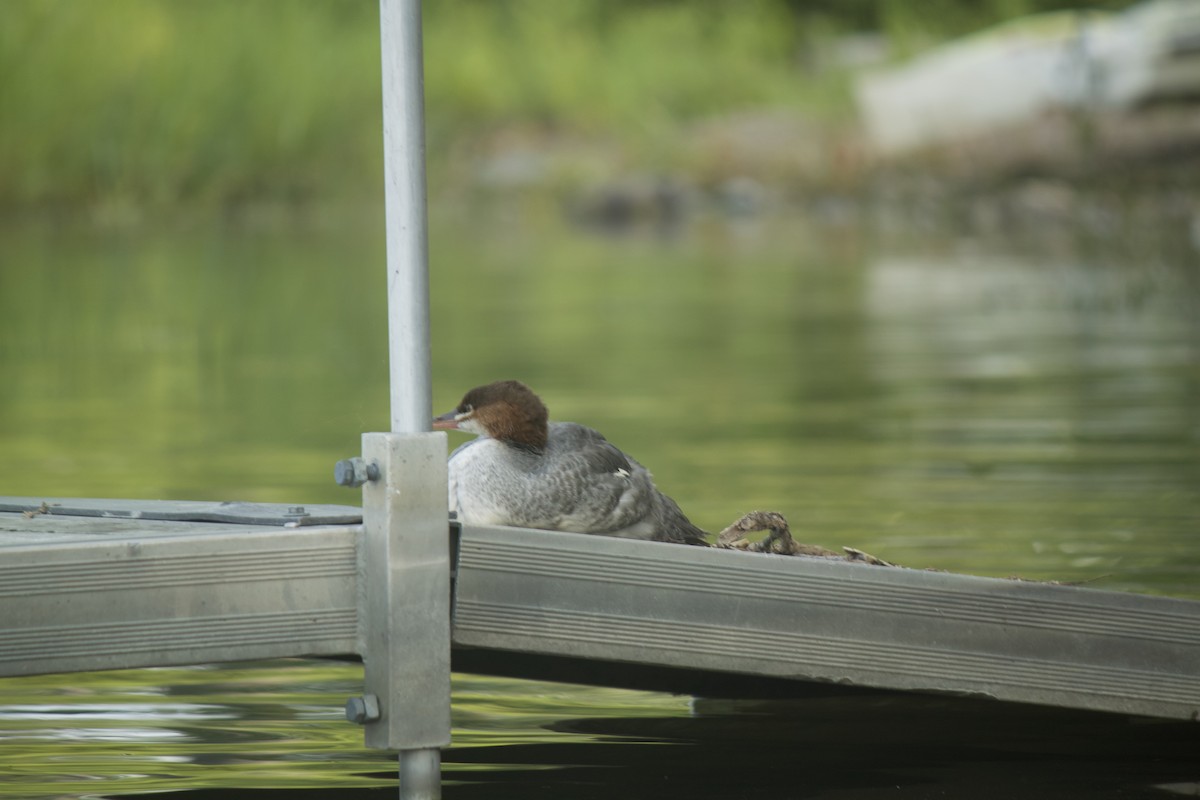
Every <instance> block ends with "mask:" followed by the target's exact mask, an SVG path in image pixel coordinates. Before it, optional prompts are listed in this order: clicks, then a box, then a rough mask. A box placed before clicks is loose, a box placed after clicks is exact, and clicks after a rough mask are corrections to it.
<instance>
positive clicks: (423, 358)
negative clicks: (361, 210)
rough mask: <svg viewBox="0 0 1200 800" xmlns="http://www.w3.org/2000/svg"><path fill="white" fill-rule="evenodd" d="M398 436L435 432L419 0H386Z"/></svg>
mask: <svg viewBox="0 0 1200 800" xmlns="http://www.w3.org/2000/svg"><path fill="white" fill-rule="evenodd" d="M379 29H380V31H379V32H380V45H381V54H382V61H383V175H384V180H385V190H386V202H387V204H386V211H387V269H388V284H387V285H388V342H389V345H390V348H389V352H390V353H391V386H392V431H394V432H397V433H415V432H418V431H427V430H429V422H430V420H431V419H432V418H433V401H432V394H431V392H430V366H429V239H428V232H427V225H426V222H427V215H426V210H425V105H424V92H425V87H424V83H425V79H424V70H423V66H422V46H421V2H420V0H380V3H379Z"/></svg>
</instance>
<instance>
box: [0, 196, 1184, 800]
mask: <svg viewBox="0 0 1200 800" xmlns="http://www.w3.org/2000/svg"><path fill="white" fill-rule="evenodd" d="M510 211H511V210H510ZM315 223H319V220H316V221H315ZM380 230H381V228H380V226H379V225H378V224H377V221H372V220H367V221H364V222H362V223H359V224H352V225H348V226H332V225H321V224H313V225H308V226H302V227H298V228H287V229H282V230H258V231H244V230H242V231H236V230H224V231H219V232H217V233H212V234H208V235H201V234H198V233H196V232H186V231H176V232H167V233H162V234H139V235H137V236H117V235H98V234H90V233H85V232H79V231H63V230H55V231H41V232H39V231H37V230H33V231H30V230H21V231H16V230H8V231H5V232H4V245H5V246H4V248H3V249H2V250H0V364H2V365H3V369H4V373H5V379H4V380H3V381H0V442H3V448H4V455H5V458H3V459H0V493H2V494H27V495H47V496H50V495H65V496H126V497H171V498H181V499H189V498H205V499H231V500H236V499H243V500H262V501H279V502H312V503H317V502H347V501H349V500H350V499H351V497H352V496H351V495H348V494H346V493H344V492H343V491H342V490H340V489H338V488H337V487H335V486H333V485H332V481H331V480H330V472H331V466H332V464H333V462H334V461H335V460H336V459H338V458H341V457H344V456H345V455H347V454H351V453H353V452H355V451H356V450H357V448H358V437H359V434H360V432H361V431H364V430H372V429H374V430H378V429H381V428H383V427H384V426H386V423H387V408H386V402H387V391H386V381H387V375H386V369H387V357H386V343H385V341H384V336H385V323H384V318H383V314H384V298H383V296H382V291H381V288H382V277H381V273H382V266H381V264H382V246H383V245H382V236H381V235H379V233H378V231H380ZM864 241H866V240H865V238H864V237H858V236H849V235H844V234H843V235H838V236H836V237H835V236H833V235H832V234H816V233H813V232H811V231H806V230H798V229H796V228H794V227H792V226H786V225H785V226H780V227H779V228H772V227H770V226H768V227H766V228H764V229H762V230H758V231H749V232H747V231H746V230H738V229H731V228H728V227H723V226H715V225H714V226H711V227H710V226H707V225H705V224H703V223H698V224H696V225H695V226H693V227H691V228H688V229H686V230H683V231H681V232H679V235H678V237H677V238H673V239H672V240H670V241H664V240H651V239H643V238H636V237H631V238H626V239H621V240H609V239H602V238H598V237H594V236H581V235H579V234H578V233H575V232H572V231H570V230H568V229H565V228H563V227H562V226H560V225H559V224H557V223H556V222H546V221H538V220H537V219H536V218H528V217H526V218H522V217H519V216H512V217H509V218H507V219H502V220H500V221H499V222H490V223H489V222H482V221H481V217H472V218H470V219H466V218H463V219H452V218H448V217H441V218H439V219H438V221H437V222H436V223H435V227H434V230H433V231H432V253H433V275H432V283H433V292H434V298H433V299H434V308H433V319H434V330H433V334H434V337H433V343H434V378H435V386H434V393H435V397H434V404H435V407H436V408H438V409H443V408H449V407H451V406H452V405H453V404H454V403H455V402H457V400H458V399H459V397H460V396H461V394H462V392H463V391H464V390H465V389H467V388H469V387H470V386H473V385H476V384H478V383H482V382H485V381H488V380H492V379H494V378H500V377H520V378H523V379H524V380H526V381H527V382H529V383H531V384H532V385H533V386H534V387H535V388H536V389H537V390H538V391H539V392H540V393H541V394H542V395H543V397H544V398H545V399H546V401H547V402H548V404H549V405H550V408H551V413H552V415H553V416H555V417H556V418H559V419H574V420H578V421H581V422H585V423H588V424H591V425H593V426H595V427H597V428H599V429H601V430H602V431H604V432H605V433H606V435H608V437H609V438H610V439H612V440H613V441H614V442H616V443H617V444H618V445H619V446H621V447H622V448H624V449H626V450H628V451H630V452H631V453H633V454H634V455H636V456H637V457H638V459H639V460H641V461H643V462H644V463H646V464H647V466H649V467H650V468H651V469H652V470H653V471H654V472H655V475H656V477H657V479H658V481H659V483H660V485H661V486H662V487H663V488H664V489H665V490H666V491H668V492H669V493H670V494H671V495H672V496H674V497H675V498H676V499H677V500H679V502H680V504H681V505H682V506H683V507H684V508H685V510H687V511H688V513H689V514H690V515H691V516H692V517H693V519H694V520H696V521H697V522H698V523H700V524H702V525H704V526H705V527H707V528H709V529H719V528H720V527H722V526H724V525H725V524H726V523H727V522H728V521H729V520H731V519H732V518H733V517H735V516H736V515H738V514H740V513H741V512H743V511H745V510H748V509H751V508H756V507H768V508H777V509H779V510H781V511H783V512H785V513H786V514H787V515H788V516H789V518H790V519H791V520H792V522H793V528H794V529H795V530H796V531H797V533H798V534H799V535H800V536H801V537H802V538H803V539H804V540H807V541H811V542H815V543H819V544H823V545H826V546H831V547H836V546H840V545H843V544H847V545H854V546H857V547H861V548H862V549H865V550H867V551H868V552H872V553H876V554H878V555H880V556H881V557H884V558H887V559H889V560H892V561H897V562H899V563H903V564H907V565H910V566H930V567H937V568H942V569H951V570H957V571H962V572H969V573H975V574H984V575H1013V574H1019V575H1022V576H1024V577H1028V578H1039V579H1055V580H1065V581H1094V582H1095V585H1096V586H1098V587H1100V588H1105V589H1114V590H1122V591H1140V592H1153V593H1163V594H1171V595H1177V596H1183V597H1200V581H1198V580H1197V578H1198V576H1200V540H1197V538H1196V536H1195V531H1196V527H1197V521H1198V520H1200V488H1198V487H1200V313H1198V312H1200V308H1198V306H1200V291H1198V284H1200V275H1198V274H1197V273H1196V272H1195V269H1194V266H1193V265H1192V264H1191V262H1190V261H1188V260H1187V259H1186V258H1179V259H1174V260H1173V259H1171V258H1164V257H1159V256H1155V257H1146V258H1138V259H1132V258H1122V257H1120V256H1119V255H1116V254H1088V255H1080V254H1079V253H1077V252H1075V251H1074V250H1072V249H1069V248H1068V249H1067V252H1066V253H1064V252H1062V251H1061V250H1058V251H1054V252H1052V253H1049V254H1048V253H1047V252H1046V251H1043V252H1039V253H1035V254H1030V253H1028V252H1026V253H1023V254H1022V253H1018V252H1017V251H1015V250H1013V249H1012V248H1006V249H996V248H992V249H988V248H984V247H981V246H980V245H978V244H971V245H965V244H962V243H956V242H932V243H930V242H926V243H923V244H922V245H921V246H920V247H919V248H914V247H908V248H904V249H901V250H897V249H895V248H884V247H879V246H867V245H866V244H864V243H863V242H864ZM457 441H458V440H457V439H455V441H454V442H453V443H454V444H456V443H457ZM360 685H361V670H360V668H359V667H357V666H347V665H339V664H333V663H328V662H320V663H316V662H275V663H271V664H260V665H237V666H234V667H228V668H226V667H221V668H214V667H198V668H195V669H190V670H182V669H171V670H141V671H131V672H123V673H106V674H90V675H73V676H52V677H46V678H28V679H14V680H5V681H0V742H2V746H0V797H14V798H15V797H21V798H27V797H109V796H126V795H132V794H134V793H141V792H168V793H169V794H168V796H171V795H172V794H175V793H181V796H183V797H187V798H189V799H190V800H197V798H201V797H206V796H221V797H224V798H228V797H234V796H237V794H235V793H233V790H234V789H238V790H244V792H243V796H246V797H254V798H260V799H261V798H265V797H271V796H286V797H306V796H310V797H322V798H324V797H349V796H358V794H362V796H370V795H369V794H368V793H369V792H370V791H372V789H373V788H375V787H378V789H379V791H380V792H381V793H382V794H381V796H390V795H391V793H392V792H393V791H394V784H393V777H392V761H391V758H390V756H388V755H387V754H378V753H373V752H369V751H365V750H363V749H362V746H361V731H359V730H358V729H356V728H354V727H353V726H351V725H348V724H347V723H345V722H344V721H342V719H341V706H342V703H343V702H344V700H345V698H346V697H348V696H351V695H353V694H356V693H357V692H358V691H360V688H361V687H360ZM455 702H456V706H455V725H456V731H455V746H454V748H453V749H452V750H451V751H449V752H448V754H447V757H446V761H447V777H448V779H449V780H450V783H449V784H448V787H447V796H448V797H455V796H458V797H474V796H485V795H486V796H488V797H507V796H512V797H517V796H520V797H539V796H547V797H549V796H555V797H563V796H571V797H601V796H604V797H612V796H622V795H625V796H632V797H639V796H647V797H648V796H654V797H661V796H664V795H671V794H680V795H682V794H690V795H693V796H696V797H744V796H755V797H794V796H803V795H806V794H820V795H821V796H828V797H839V796H844V797H871V796H875V795H876V794H879V795H882V794H884V793H887V794H888V796H892V797H926V796H939V795H938V793H939V792H945V793H946V796H970V797H981V796H999V797H1009V796H1022V797H1038V796H1046V797H1051V796H1053V797H1063V796H1079V797H1084V796H1086V797H1106V796H1118V795H1119V796H1121V797H1137V796H1143V795H1145V796H1151V795H1152V794H1153V792H1155V791H1156V790H1151V789H1149V788H1148V787H1149V786H1151V785H1154V784H1167V783H1170V784H1175V785H1179V786H1184V787H1185V788H1186V786H1187V785H1188V782H1189V781H1191V782H1193V785H1194V782H1195V781H1197V780H1200V775H1198V774H1197V773H1196V770H1195V768H1194V767H1185V766H1183V765H1184V763H1185V761H1186V759H1184V758H1183V757H1182V756H1181V755H1179V748H1181V747H1184V746H1187V747H1191V748H1192V750H1191V752H1193V753H1194V752H1195V745H1196V741H1195V733H1194V732H1187V733H1181V732H1180V731H1181V730H1184V729H1181V728H1180V727H1179V726H1163V725H1154V724H1140V725H1139V724H1134V723H1131V722H1129V721H1126V720H1120V719H1108V718H1099V717H1092V716H1089V715H1049V714H1043V715H1039V716H1037V717H1036V718H1032V721H1031V718H1029V717H1019V718H1017V717H1013V718H1009V717H1005V715H1006V714H1009V713H1010V712H1007V711H1003V710H998V709H991V708H990V707H987V708H985V707H977V706H962V705H961V704H960V705H954V706H953V707H948V706H946V705H945V703H946V701H939V703H938V704H934V705H935V707H934V708H932V709H931V708H929V707H928V706H923V707H921V708H911V707H906V706H897V705H895V703H896V702H898V701H894V700H889V701H887V702H885V701H883V700H876V699H871V700H865V699H862V698H859V699H856V700H855V701H853V702H851V701H849V700H847V699H845V698H842V699H839V700H836V701H834V700H827V701H807V702H806V703H805V704H804V705H802V706H799V707H787V708H777V709H765V710H764V709H762V708H756V709H753V710H747V709H746V708H745V707H741V708H738V709H729V708H715V709H714V708H713V707H711V706H700V707H698V708H697V709H696V711H695V712H693V709H692V708H691V707H690V705H689V701H688V699H687V698H677V697H670V696H664V695H654V694H642V693H629V692H617V691H608V690H596V689H584V688H579V687H566V686H557V685H549V684H527V683H521V682H513V681H498V680H484V679H477V678H468V677H460V678H458V679H457V683H456V687H455ZM856 704H857V705H856ZM898 709H899V710H898ZM1095 731H1100V732H1102V734H1103V735H1095V734H1094V732H1095ZM1154 754H1157V755H1154ZM896 787H901V788H900V789H896ZM980 787H984V788H983V789H981V788H980ZM1180 791H1183V790H1180ZM988 792H991V794H990V795H989V794H988ZM275 793H277V794H275ZM1153 796H1161V794H1153Z"/></svg>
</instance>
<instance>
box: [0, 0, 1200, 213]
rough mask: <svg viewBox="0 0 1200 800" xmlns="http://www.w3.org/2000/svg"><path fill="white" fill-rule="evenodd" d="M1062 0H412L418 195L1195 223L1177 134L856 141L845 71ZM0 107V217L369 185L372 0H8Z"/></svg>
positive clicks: (232, 207) (196, 206)
mask: <svg viewBox="0 0 1200 800" xmlns="http://www.w3.org/2000/svg"><path fill="white" fill-rule="evenodd" d="M1070 5H1072V3H1071V2H1070V0H1060V1H1059V2H1055V3H1051V2H1043V1H1042V0H989V1H988V2H971V1H970V0H938V2H935V3H923V4H920V10H917V8H916V6H917V4H910V3H907V2H903V0H858V1H857V2H840V3H839V2H832V0H830V1H829V2H823V1H821V0H807V1H806V2H801V1H800V0H793V1H791V2H789V0H744V1H743V2H739V3H737V4H732V3H722V2H717V1H716V0H658V1H657V2H649V3H646V2H635V1H634V0H553V2H550V1H549V0H507V1H506V2H501V1H500V0H490V1H488V0H427V2H426V3H425V12H424V14H425V61H426V67H425V75H426V97H427V99H426V115H427V151H428V164H429V185H430V194H431V200H432V201H433V202H434V203H435V204H436V203H437V202H439V201H449V202H453V203H457V204H459V205H461V204H463V203H471V202H474V201H475V200H476V199H479V198H482V199H487V198H488V197H491V196H494V195H498V194H503V195H505V196H508V195H512V194H518V195H522V196H527V197H528V196H534V197H537V198H539V200H538V201H539V202H541V201H543V200H549V202H550V203H552V204H556V205H558V206H560V207H561V208H564V209H566V212H567V213H568V214H569V215H570V216H572V217H573V218H578V219H581V220H585V221H591V222H598V223H600V224H608V223H617V224H620V223H624V222H628V221H630V220H632V221H635V222H641V221H645V220H646V219H649V220H650V221H651V222H670V220H671V218H672V217H673V216H674V215H677V214H679V213H682V212H683V211H685V210H687V209H689V208H696V207H701V206H702V207H705V208H712V209H716V210H717V211H719V212H721V213H727V214H731V215H745V214H752V213H755V212H756V211H758V210H760V209H762V208H764V207H770V206H779V205H786V206H789V207H791V206H794V205H801V206H803V207H805V208H806V209H808V210H810V211H811V212H812V213H814V214H816V215H818V216H819V217H823V218H829V219H831V220H835V221H836V220H839V219H843V218H846V217H856V216H857V217H862V216H864V215H871V214H874V213H875V212H874V211H872V210H871V209H876V208H877V207H878V206H879V205H880V204H884V205H888V204H895V205H896V206H897V208H902V209H905V212H904V213H905V214H917V215H924V216H925V217H927V218H928V219H926V222H928V221H929V220H930V219H934V218H938V219H940V218H942V217H944V216H948V217H961V216H963V215H965V216H966V217H967V218H969V219H970V220H971V221H972V222H973V223H978V224H980V225H983V226H985V227H986V226H988V225H991V226H993V227H994V226H997V225H1001V224H1004V223H1006V222H1011V221H1012V220H1014V219H1015V220H1017V221H1020V218H1021V217H1023V216H1030V217H1041V218H1046V219H1050V220H1059V219H1060V218H1062V217H1064V216H1072V217H1074V216H1079V218H1080V219H1082V220H1083V222H1084V224H1085V225H1086V224H1095V225H1097V226H1100V227H1104V226H1105V225H1107V224H1108V223H1107V222H1105V221H1104V220H1105V219H1106V218H1107V217H1109V216H1111V215H1113V214H1115V213H1124V212H1125V211H1126V210H1128V209H1129V208H1132V207H1140V206H1145V205H1147V204H1149V206H1151V210H1150V211H1147V212H1139V213H1145V214H1148V215H1149V216H1152V217H1153V216H1162V215H1163V214H1165V215H1166V216H1167V217H1168V218H1170V219H1173V220H1175V221H1176V222H1177V223H1178V224H1179V225H1184V226H1188V225H1191V226H1200V216H1197V215H1198V214H1200V209H1197V208H1196V207H1195V206H1194V201H1193V200H1192V198H1191V196H1190V193H1189V191H1188V190H1187V188H1186V187H1187V186H1188V185H1192V186H1194V185H1196V181H1195V178H1196V177H1197V172H1200V169H1197V163H1196V161H1197V160H1196V159H1195V157H1194V156H1193V157H1192V158H1191V163H1190V164H1187V163H1185V165H1184V166H1183V168H1182V169H1181V168H1180V164H1179V162H1178V159H1177V156H1178V153H1172V154H1169V155H1170V156H1171V159H1169V163H1167V162H1166V161H1164V160H1163V159H1161V158H1152V159H1148V160H1147V159H1142V160H1130V159H1120V158H1113V159H1109V160H1108V162H1107V163H1103V164H1097V163H1094V161H1093V162H1092V163H1086V164H1081V162H1080V159H1079V158H1078V157H1076V155H1077V154H1076V155H1073V154H1070V153H1069V152H1068V151H1070V149H1071V148H1070V143H1069V142H1068V145H1067V146H1066V147H1065V148H1064V157H1063V158H1062V159H1059V160H1058V161H1057V162H1055V163H1052V164H1051V165H1050V166H1049V167H1048V168H1046V169H1045V170H1043V171H1042V172H1036V171H1035V172H1032V173H1031V172H1028V170H1024V167H1023V166H1018V167H1017V168H1015V169H1014V168H1011V165H1008V166H1007V167H996V166H995V165H988V164H980V163H978V161H977V160H976V161H974V162H972V161H970V160H967V161H966V162H964V160H963V159H958V160H957V161H956V160H955V158H954V157H953V155H954V154H953V153H950V154H946V153H942V154H935V155H933V156H930V157H922V158H919V159H910V160H907V161H906V162H904V163H901V164H889V165H881V164H879V163H875V162H873V161H872V159H871V157H870V155H869V153H868V152H867V149H866V146H865V144H864V138H863V135H862V133H861V128H860V124H859V121H858V119H857V114H856V110H855V107H854V102H853V99H852V88H851V87H852V81H853V76H854V74H855V73H856V70H858V69H861V68H862V67H863V66H864V65H868V64H873V65H884V64H888V63H894V62H896V61H899V60H902V59H903V58H904V57H906V56H908V55H911V54H913V53H916V52H920V51H921V50H923V49H926V48H927V47H929V46H931V45H933V44H935V43H937V42H939V41H944V40H946V39H949V38H953V37H955V36H958V35H962V34H965V33H969V32H973V31H976V30H980V29H982V28H986V27H987V26H989V25H992V24H996V23H998V22H1001V21H1003V20H1007V19H1012V18H1014V17H1018V16H1022V15H1025V14H1029V13H1035V12H1037V11H1041V10H1044V9H1046V8H1061V7H1063V6H1070ZM1076 5H1081V4H1076ZM1088 5H1091V6H1100V7H1108V8H1110V9H1120V8H1122V7H1125V6H1128V5H1129V3H1128V2H1109V3H1103V2H1101V3H1091V4H1088ZM862 31H869V33H862ZM0 120H3V122H2V123H0V215H3V216H4V217H7V218H8V219H10V220H11V219H15V218H22V217H29V216H48V217H53V218H68V219H83V220H86V221H90V222H97V223H100V224H112V225H136V224H140V223H142V222H147V221H151V220H158V219H162V218H171V217H173V216H179V215H182V214H205V213H211V214H216V215H225V214H234V213H237V211H238V210H239V209H245V208H255V207H279V208H285V209H286V208H298V209H304V208H307V207H311V206H314V205H316V206H326V205H329V204H338V203H344V204H348V205H358V206H361V205H363V204H366V203H373V202H377V198H378V197H380V196H381V194H382V185H381V178H380V176H381V172H382V154H381V144H380V133H379V130H380V112H379V44H378V17H377V8H376V4H374V3H371V2H352V1H351V0H310V1H309V2H305V3H303V4H294V5H287V6H279V5H278V4H276V3H271V2H264V1H263V0H238V1H236V2H235V1H234V0H210V2H205V3H195V2H188V1H187V0H106V2H105V3H84V2H73V1H72V0H10V2H6V3H3V4H0ZM1194 123H1195V114H1194V113H1193V114H1192V124H1194ZM1051 161H1052V162H1054V161H1055V160H1054V159H1051ZM1185 161H1186V159H1185ZM964 163H966V164H967V165H966V166H965V167H964ZM1059 166H1061V168H1057V167H1059ZM1023 170H1024V171H1023ZM1184 195H1188V196H1187V197H1184ZM964 196H967V197H968V198H969V199H970V202H967V203H965V204H964ZM1129 196H1134V197H1137V198H1144V197H1152V198H1155V199H1154V200H1153V201H1146V200H1130V199H1129ZM1077 211H1078V212H1079V214H1078V215H1077V214H1076V212H1077ZM1089 219H1091V220H1092V222H1091V223H1089V222H1088V220H1089ZM1189 230H1190V228H1189ZM1194 235H1195V236H1198V237H1200V232H1194Z"/></svg>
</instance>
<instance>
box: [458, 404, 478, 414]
mask: <svg viewBox="0 0 1200 800" xmlns="http://www.w3.org/2000/svg"><path fill="white" fill-rule="evenodd" d="M474 410H475V406H473V405H471V404H470V403H463V404H462V405H461V406H459V407H458V416H459V417H467V416H470V415H471V413H472V412H473V411H474Z"/></svg>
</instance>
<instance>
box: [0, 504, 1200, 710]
mask: <svg viewBox="0 0 1200 800" xmlns="http://www.w3.org/2000/svg"><path fill="white" fill-rule="evenodd" d="M45 502H46V503H47V504H48V505H47V506H45V507H43V506H42V503H43V499H42V498H0V674H2V675H30V674H42V673H53V672H69V671H83V670H101V669H119V668H127V667H144V666H167V665H173V664H188V663H206V662H215V661H237V660H247V659H260V658H278V657H287V656H328V655H344V656H354V655H356V654H357V655H361V654H362V653H363V652H364V650H363V641H364V631H363V630H362V627H363V623H362V615H361V613H360V611H359V609H360V608H361V606H362V602H361V594H362V591H363V587H362V585H361V583H362V575H363V568H362V558H363V555H362V554H363V550H364V548H363V547H362V539H363V536H364V533H363V526H362V525H361V524H360V523H359V522H358V520H359V518H360V511H359V509H357V508H355V507H349V506H306V507H304V508H302V509H301V508H298V507H295V506H285V505H273V504H220V503H172V502H169V501H116V500H104V501H97V500H66V499H53V498H47V499H46V500H45ZM56 504H57V505H56ZM43 508H44V509H45V510H48V511H49V513H43V512H42V511H41V509H43ZM24 512H32V513H24ZM449 533H450V535H451V536H452V537H453V538H452V547H453V552H455V553H456V562H455V569H454V572H455V575H454V583H453V587H454V588H453V597H452V606H451V607H452V614H453V624H452V648H453V666H454V668H455V669H457V670H460V671H468V672H477V673H490V674H501V675H511V676H516V677H529V678H552V679H557V680H565V681H576V682H583V683H594V684H602V685H614V686H624V687H629V688H643V689H655V690H667V691H675V692H681V693H692V694H699V695H703V696H709V697H773V696H783V695H803V694H811V693H827V692H830V691H843V690H860V689H885V690H899V691H911V692H922V693H938V694H953V695H967V696H975V697H982V698H992V699H995V700H999V701H1006V702H1015V703H1033V704H1038V705H1044V706H1056V707H1063V708H1075V709H1089V710H1096V711H1106V712H1114V713H1122V714H1133V715H1144V716H1152V717H1161V718H1173V719H1192V720H1195V719H1198V718H1200V602H1195V601H1189V600H1182V599H1176V598H1167V597H1153V596H1144V595H1136V594H1128V593H1117V592H1107V591H1100V590H1096V589H1089V588H1081V587H1072V586H1059V585H1053V584H1041V583H1032V582H1023V581H1009V580H999V579H992V578H979V577H973V576H968V575H959V574H951V573H942V572H931V571H921V570H913V569H903V568H893V567H877V566H871V565H867V564H861V563H849V562H841V561H832V560H825V559H814V558H785V557H779V556H769V555H762V554H755V553H742V552H734V551H728V550H717V549H706V548H697V547H684V546H680V545H669V544H661V543H656V542H641V541H630V540H625V539H612V538H606V537H598V536H584V535H578V534H565V533H554V532H547V531H538V530H527V529H516V528H485V527H472V526H464V527H462V528H461V529H460V528H459V526H457V525H451V526H450V531H449Z"/></svg>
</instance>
